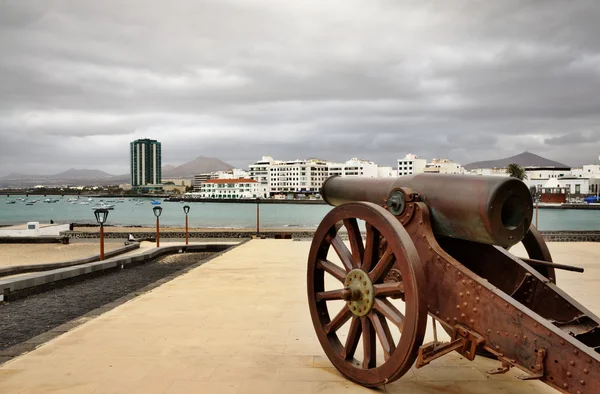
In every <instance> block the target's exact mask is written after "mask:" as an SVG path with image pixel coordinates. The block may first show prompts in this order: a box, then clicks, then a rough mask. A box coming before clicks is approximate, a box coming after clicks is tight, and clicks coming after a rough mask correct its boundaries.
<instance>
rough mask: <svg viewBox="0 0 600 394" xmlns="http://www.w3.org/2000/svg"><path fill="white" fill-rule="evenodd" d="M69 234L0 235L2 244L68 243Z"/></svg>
mask: <svg viewBox="0 0 600 394" xmlns="http://www.w3.org/2000/svg"><path fill="white" fill-rule="evenodd" d="M68 243H69V237H67V236H58V237H51V236H44V237H0V244H64V245H66V244H68Z"/></svg>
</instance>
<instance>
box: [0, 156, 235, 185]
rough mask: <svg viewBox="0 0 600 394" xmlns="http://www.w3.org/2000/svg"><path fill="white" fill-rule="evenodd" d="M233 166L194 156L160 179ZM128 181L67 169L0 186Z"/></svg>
mask: <svg viewBox="0 0 600 394" xmlns="http://www.w3.org/2000/svg"><path fill="white" fill-rule="evenodd" d="M231 169H233V167H232V166H231V165H229V164H227V163H225V162H224V161H221V160H219V159H215V158H212V157H203V156H201V157H198V158H197V159H195V160H192V161H190V162H187V163H184V164H182V165H180V166H177V167H174V166H171V165H165V166H163V167H162V177H163V179H168V178H192V177H193V176H194V175H195V174H201V173H204V172H214V171H229V170H231ZM129 182H131V179H130V175H129V174H121V175H111V174H109V173H106V172H104V171H100V170H86V169H81V170H78V169H75V168H71V169H69V170H67V171H63V172H61V173H58V174H52V175H31V174H21V173H11V174H9V175H6V176H4V177H0V187H27V186H34V185H38V184H39V185H64V184H70V185H73V184H76V185H94V186H99V185H118V184H120V183H129Z"/></svg>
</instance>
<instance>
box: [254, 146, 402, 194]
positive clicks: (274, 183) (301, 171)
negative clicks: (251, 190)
mask: <svg viewBox="0 0 600 394" xmlns="http://www.w3.org/2000/svg"><path fill="white" fill-rule="evenodd" d="M248 167H249V171H248V177H249V178H251V179H254V180H255V181H257V182H258V183H259V184H261V185H263V186H265V187H266V188H267V192H268V194H269V195H270V196H277V195H279V196H281V195H285V194H317V193H319V192H320V190H321V186H322V185H323V182H325V180H326V179H327V178H329V177H330V176H333V175H339V176H357V177H370V178H375V177H396V176H397V173H396V171H395V170H394V169H393V168H392V167H385V166H384V167H380V166H378V165H377V164H376V163H374V162H372V161H368V160H361V159H358V158H352V159H350V160H348V161H346V162H345V163H333V162H327V161H324V160H318V159H310V160H290V161H282V160H274V159H273V158H272V157H271V156H263V157H262V159H261V160H259V161H257V162H256V163H254V164H251V165H250V166H248Z"/></svg>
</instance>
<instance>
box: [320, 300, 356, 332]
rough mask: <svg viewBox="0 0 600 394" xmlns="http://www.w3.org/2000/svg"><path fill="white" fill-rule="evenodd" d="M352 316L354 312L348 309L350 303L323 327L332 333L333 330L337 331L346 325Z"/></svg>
mask: <svg viewBox="0 0 600 394" xmlns="http://www.w3.org/2000/svg"><path fill="white" fill-rule="evenodd" d="M351 316H352V312H350V309H348V305H344V307H343V308H342V310H341V311H340V312H339V313H338V314H337V315H336V316H335V317H334V318H333V320H331V321H330V322H329V323H327V324H326V325H325V327H323V328H324V329H325V332H326V333H327V334H331V333H332V332H336V331H337V330H339V329H340V327H341V326H343V325H344V323H346V322H347V321H348V319H350V317H351Z"/></svg>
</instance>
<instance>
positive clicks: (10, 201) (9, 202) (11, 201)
mask: <svg viewBox="0 0 600 394" xmlns="http://www.w3.org/2000/svg"><path fill="white" fill-rule="evenodd" d="M6 203H7V204H16V203H17V202H16V201H15V200H6Z"/></svg>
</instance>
